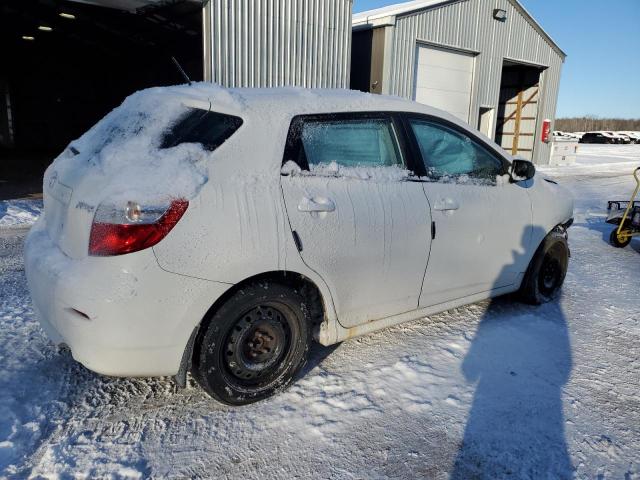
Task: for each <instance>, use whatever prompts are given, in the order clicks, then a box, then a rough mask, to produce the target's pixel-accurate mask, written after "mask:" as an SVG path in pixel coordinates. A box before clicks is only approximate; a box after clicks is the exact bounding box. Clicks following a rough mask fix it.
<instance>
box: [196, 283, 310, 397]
mask: <svg viewBox="0 0 640 480" xmlns="http://www.w3.org/2000/svg"><path fill="white" fill-rule="evenodd" d="M310 343H311V319H310V316H309V309H308V307H307V302H306V299H305V297H304V296H303V295H301V293H300V292H299V291H298V290H297V289H295V288H293V287H289V286H286V285H281V284H278V283H273V282H262V283H256V284H253V285H249V286H247V287H244V288H242V289H241V290H239V291H238V292H236V293H235V294H234V295H233V296H232V297H231V298H229V300H227V301H226V302H225V303H224V304H223V305H222V306H221V307H220V308H219V309H218V310H217V311H216V312H215V313H214V314H213V316H212V317H211V319H210V321H209V322H208V324H207V326H206V327H205V328H204V331H203V332H201V334H199V335H198V340H197V342H196V350H195V351H194V365H193V373H194V377H195V378H196V380H197V381H198V383H199V384H200V385H201V386H202V388H204V390H206V391H207V393H209V394H210V395H211V396H212V397H213V398H215V399H216V400H218V401H220V402H223V403H226V404H228V405H245V404H248V403H253V402H257V401H259V400H263V399H265V398H267V397H269V396H271V395H273V394H274V393H276V392H278V391H281V390H284V389H285V388H287V387H288V386H289V385H290V384H291V382H292V381H293V380H294V378H295V377H296V375H297V374H298V372H299V371H300V370H301V369H302V367H303V366H304V365H305V363H306V360H307V354H308V351H309V346H310Z"/></svg>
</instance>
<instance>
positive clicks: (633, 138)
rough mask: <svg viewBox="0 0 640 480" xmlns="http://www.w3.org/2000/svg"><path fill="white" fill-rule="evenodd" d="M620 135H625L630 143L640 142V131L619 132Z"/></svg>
mask: <svg viewBox="0 0 640 480" xmlns="http://www.w3.org/2000/svg"><path fill="white" fill-rule="evenodd" d="M617 133H618V134H619V135H623V136H624V137H626V138H628V139H629V142H628V143H640V132H628V131H624V132H617Z"/></svg>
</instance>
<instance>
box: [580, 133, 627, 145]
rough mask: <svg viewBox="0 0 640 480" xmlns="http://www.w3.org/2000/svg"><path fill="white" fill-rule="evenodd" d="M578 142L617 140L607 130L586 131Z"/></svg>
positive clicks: (606, 142) (611, 141)
mask: <svg viewBox="0 0 640 480" xmlns="http://www.w3.org/2000/svg"><path fill="white" fill-rule="evenodd" d="M580 143H605V144H615V143H618V140H617V139H616V137H614V136H613V135H611V134H610V133H608V132H587V133H585V134H584V135H583V136H582V138H580Z"/></svg>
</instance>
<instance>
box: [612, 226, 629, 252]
mask: <svg viewBox="0 0 640 480" xmlns="http://www.w3.org/2000/svg"><path fill="white" fill-rule="evenodd" d="M609 242H611V245H613V246H614V247H616V248H624V247H626V246H627V245H629V244H630V243H631V236H630V235H628V233H627V232H626V231H625V230H622V231H621V232H620V233H618V229H617V228H615V229H614V230H613V231H612V232H611V235H610V236H609Z"/></svg>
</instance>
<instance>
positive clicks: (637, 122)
mask: <svg viewBox="0 0 640 480" xmlns="http://www.w3.org/2000/svg"><path fill="white" fill-rule="evenodd" d="M553 129H554V130H560V131H562V132H591V131H594V130H612V131H623V132H624V131H631V132H636V131H640V118H636V119H624V118H599V117H595V116H586V117H574V118H557V119H556V122H555V125H554V127H553Z"/></svg>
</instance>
